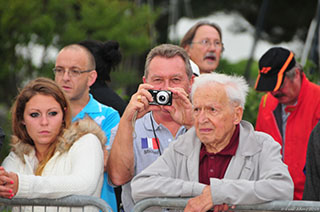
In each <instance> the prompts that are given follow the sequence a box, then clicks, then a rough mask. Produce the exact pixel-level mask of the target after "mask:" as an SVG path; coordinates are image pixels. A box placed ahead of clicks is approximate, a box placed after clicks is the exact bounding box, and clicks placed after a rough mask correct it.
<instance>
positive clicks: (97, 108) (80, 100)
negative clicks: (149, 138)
mask: <svg viewBox="0 0 320 212" xmlns="http://www.w3.org/2000/svg"><path fill="white" fill-rule="evenodd" d="M95 68H96V63H95V59H94V57H93V55H92V54H91V52H90V51H89V50H88V49H87V48H85V47H84V46H81V45H78V44H71V45H68V46H66V47H64V48H63V49H62V50H61V51H60V52H59V54H58V56H57V58H56V64H55V68H54V69H53V72H54V74H55V81H56V83H57V84H58V85H60V87H61V88H62V89H63V91H64V92H65V94H66V96H67V97H68V99H69V101H70V105H71V108H72V121H75V120H77V119H82V118H84V117H85V116H86V115H88V116H90V117H91V118H92V119H93V120H95V122H97V123H98V124H99V125H100V127H101V128H102V130H103V131H104V132H105V134H106V136H107V138H108V140H107V143H106V147H107V148H106V149H105V151H104V152H105V171H106V163H107V159H108V150H109V148H108V147H109V146H108V145H109V141H110V135H111V129H112V128H113V127H115V126H116V125H117V124H118V123H119V121H120V116H119V113H118V112H117V111H116V110H114V109H113V108H111V107H108V106H106V105H103V104H101V103H99V102H98V101H97V100H95V99H94V98H93V96H92V95H91V94H89V90H90V86H91V85H92V84H93V83H94V82H95V80H96V78H97V72H96V70H95ZM107 177H108V175H107V173H106V172H105V174H104V182H103V187H102V191H101V195H103V196H102V198H103V199H104V200H105V201H106V202H107V203H108V204H109V205H110V206H111V207H112V209H113V211H117V202H116V198H115V194H114V189H113V188H112V187H111V186H110V185H109V184H108V182H107Z"/></svg>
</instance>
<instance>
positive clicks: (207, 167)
mask: <svg viewBox="0 0 320 212" xmlns="http://www.w3.org/2000/svg"><path fill="white" fill-rule="evenodd" d="M239 132H240V127H239V125H236V129H235V131H234V133H233V135H232V137H231V140H230V142H229V144H228V145H227V146H226V147H225V148H224V149H223V150H221V151H220V152H218V153H216V154H215V153H209V152H207V150H206V148H205V146H204V145H203V144H202V145H201V149H200V160H199V161H200V164H199V182H200V183H204V184H207V185H210V178H218V179H222V178H223V177H224V174H225V173H226V170H227V168H228V166H229V163H230V161H231V158H232V156H234V155H235V154H236V151H237V149H238V145H239V134H240V133H239Z"/></svg>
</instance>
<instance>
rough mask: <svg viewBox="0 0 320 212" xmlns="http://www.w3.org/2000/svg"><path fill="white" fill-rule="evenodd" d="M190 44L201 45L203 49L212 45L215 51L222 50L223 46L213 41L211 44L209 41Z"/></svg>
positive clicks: (204, 40)
mask: <svg viewBox="0 0 320 212" xmlns="http://www.w3.org/2000/svg"><path fill="white" fill-rule="evenodd" d="M191 43H195V44H200V45H202V46H203V47H206V48H209V47H210V46H211V45H213V46H214V47H215V48H217V49H219V48H222V45H223V44H222V43H221V42H220V41H218V40H215V41H213V42H211V41H210V40H209V39H203V40H201V41H198V42H191Z"/></svg>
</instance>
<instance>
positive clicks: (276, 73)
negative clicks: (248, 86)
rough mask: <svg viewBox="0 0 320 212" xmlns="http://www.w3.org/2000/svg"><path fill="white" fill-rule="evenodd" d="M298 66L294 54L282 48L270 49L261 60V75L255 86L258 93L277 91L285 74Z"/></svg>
mask: <svg viewBox="0 0 320 212" xmlns="http://www.w3.org/2000/svg"><path fill="white" fill-rule="evenodd" d="M295 64H296V60H295V59H294V54H293V53H292V52H291V51H289V50H288V49H285V48H282V47H273V48H271V49H269V50H268V51H267V52H266V53H265V54H264V55H262V57H261V58H260V60H259V75H258V77H257V81H256V84H255V89H256V90H257V91H277V90H279V88H280V87H281V85H282V83H283V80H284V76H285V72H286V71H288V70H290V69H292V68H293V67H294V66H295Z"/></svg>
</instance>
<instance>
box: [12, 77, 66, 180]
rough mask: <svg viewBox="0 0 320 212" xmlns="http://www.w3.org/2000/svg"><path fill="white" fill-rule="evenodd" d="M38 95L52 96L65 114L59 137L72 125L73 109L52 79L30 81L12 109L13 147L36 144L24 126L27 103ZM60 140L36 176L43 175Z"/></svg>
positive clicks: (42, 163)
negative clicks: (21, 143) (20, 143)
mask: <svg viewBox="0 0 320 212" xmlns="http://www.w3.org/2000/svg"><path fill="white" fill-rule="evenodd" d="M37 94H41V95H46V96H52V97H53V98H54V99H55V100H56V101H57V102H58V103H59V105H60V107H61V110H62V112H63V124H62V127H61V129H60V133H59V135H58V136H61V134H62V132H63V129H65V128H68V127H69V126H70V124H71V108H70V104H69V101H68V99H67V98H66V96H65V95H64V93H63V91H62V90H61V89H60V87H59V86H58V85H57V84H56V83H55V82H54V81H53V80H51V79H48V78H44V77H40V78H37V79H35V80H32V81H30V82H29V83H28V84H27V85H26V86H25V87H24V88H23V89H22V90H21V91H20V92H19V94H18V96H17V97H16V100H15V102H14V104H13V106H12V108H11V113H12V132H13V138H12V140H11V145H14V144H16V143H17V141H19V140H20V141H22V142H24V143H28V144H30V145H31V146H34V147H35V145H34V142H33V140H32V139H31V137H30V136H29V134H28V132H27V129H26V127H25V125H24V124H23V120H24V119H23V114H24V111H25V108H26V104H27V102H28V101H29V100H30V99H31V98H32V97H34V96H35V95H37ZM57 141H58V139H56V140H55V141H54V142H53V143H52V144H51V145H50V147H49V150H48V153H47V154H46V156H45V158H44V159H43V160H42V161H40V163H39V165H38V167H37V169H36V175H41V173H42V171H43V169H44V167H45V165H46V164H47V162H48V161H49V160H50V158H51V157H52V156H53V154H54V152H55V149H56V144H57Z"/></svg>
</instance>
